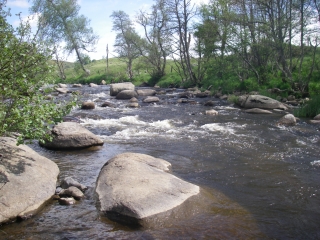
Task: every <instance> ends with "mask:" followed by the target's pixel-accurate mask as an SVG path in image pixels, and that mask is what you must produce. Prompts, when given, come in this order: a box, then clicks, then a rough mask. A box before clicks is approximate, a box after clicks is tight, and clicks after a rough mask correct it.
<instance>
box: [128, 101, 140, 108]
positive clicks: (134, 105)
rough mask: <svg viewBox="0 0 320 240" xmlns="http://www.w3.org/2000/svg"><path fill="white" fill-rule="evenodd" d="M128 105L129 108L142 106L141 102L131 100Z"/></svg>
mask: <svg viewBox="0 0 320 240" xmlns="http://www.w3.org/2000/svg"><path fill="white" fill-rule="evenodd" d="M126 107H127V108H138V107H140V106H139V103H137V102H131V103H129V104H127V106H126Z"/></svg>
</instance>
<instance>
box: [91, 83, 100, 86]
mask: <svg viewBox="0 0 320 240" xmlns="http://www.w3.org/2000/svg"><path fill="white" fill-rule="evenodd" d="M89 87H99V85H97V84H95V83H89Z"/></svg>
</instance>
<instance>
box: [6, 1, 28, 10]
mask: <svg viewBox="0 0 320 240" xmlns="http://www.w3.org/2000/svg"><path fill="white" fill-rule="evenodd" d="M7 5H8V6H9V7H20V8H28V7H29V3H28V1H27V0H9V1H8V2H7Z"/></svg>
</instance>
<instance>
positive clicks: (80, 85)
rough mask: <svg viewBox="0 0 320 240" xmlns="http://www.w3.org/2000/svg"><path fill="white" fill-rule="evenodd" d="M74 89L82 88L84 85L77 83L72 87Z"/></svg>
mask: <svg viewBox="0 0 320 240" xmlns="http://www.w3.org/2000/svg"><path fill="white" fill-rule="evenodd" d="M72 87H82V84H80V83H75V84H73V85H72Z"/></svg>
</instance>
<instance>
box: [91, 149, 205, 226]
mask: <svg viewBox="0 0 320 240" xmlns="http://www.w3.org/2000/svg"><path fill="white" fill-rule="evenodd" d="M170 166H171V164H170V163H169V162H167V161H165V160H162V159H159V158H154V157H152V156H149V155H145V154H139V153H123V154H120V155H117V156H115V157H114V158H112V159H110V160H109V161H108V162H107V163H106V164H105V165H104V166H103V167H102V169H101V171H100V174H99V177H98V179H97V183H96V189H95V193H96V196H97V203H98V204H97V205H98V208H99V210H100V211H101V212H102V213H103V214H105V215H106V216H107V217H109V218H110V219H111V220H115V221H119V222H123V223H127V224H138V225H143V222H145V221H147V219H148V218H152V217H153V218H154V217H156V216H159V215H158V214H160V215H161V213H164V212H167V211H169V210H172V209H174V208H176V207H178V206H180V205H182V204H183V203H184V202H185V201H186V200H188V199H189V198H190V197H192V196H195V195H197V194H198V193H199V191H200V189H199V187H198V186H196V185H194V184H191V183H188V182H186V181H183V180H181V179H179V178H177V177H175V176H174V175H172V174H170V173H168V171H169V169H170Z"/></svg>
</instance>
